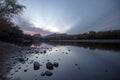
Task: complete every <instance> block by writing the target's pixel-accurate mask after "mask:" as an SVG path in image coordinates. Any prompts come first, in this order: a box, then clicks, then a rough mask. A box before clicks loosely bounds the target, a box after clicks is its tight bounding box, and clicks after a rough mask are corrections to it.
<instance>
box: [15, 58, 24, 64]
mask: <svg viewBox="0 0 120 80" xmlns="http://www.w3.org/2000/svg"><path fill="white" fill-rule="evenodd" d="M17 60H18V61H19V62H21V63H25V59H24V58H22V57H21V58H18V59H17Z"/></svg>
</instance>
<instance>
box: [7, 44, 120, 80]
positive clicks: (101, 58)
mask: <svg viewBox="0 0 120 80" xmlns="http://www.w3.org/2000/svg"><path fill="white" fill-rule="evenodd" d="M31 47H32V48H31V50H27V51H26V52H25V53H26V55H25V57H27V58H28V60H26V61H25V63H21V62H20V63H17V64H16V65H15V66H13V69H11V71H10V72H9V74H8V77H11V80H120V62H119V61H120V46H119V45H118V44H110V45H109V44H89V43H87V44H84V43H80V44H79V43H66V42H65V43H63V42H61V43H58V42H54V43H53V42H52V43H34V44H32V45H31ZM44 51H46V52H44ZM35 61H37V62H39V63H40V69H38V70H34V68H33V63H34V62H35ZM48 62H51V63H55V62H56V63H58V67H54V68H53V70H49V69H47V68H46V64H47V63H48ZM46 71H50V72H51V75H49V76H46V75H44V76H41V74H42V73H45V72H46Z"/></svg>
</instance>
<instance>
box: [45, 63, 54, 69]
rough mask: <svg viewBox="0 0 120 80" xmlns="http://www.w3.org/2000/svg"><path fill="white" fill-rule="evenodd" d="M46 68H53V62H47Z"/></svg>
mask: <svg viewBox="0 0 120 80" xmlns="http://www.w3.org/2000/svg"><path fill="white" fill-rule="evenodd" d="M46 68H47V69H49V70H53V64H52V63H51V62H47V64H46Z"/></svg>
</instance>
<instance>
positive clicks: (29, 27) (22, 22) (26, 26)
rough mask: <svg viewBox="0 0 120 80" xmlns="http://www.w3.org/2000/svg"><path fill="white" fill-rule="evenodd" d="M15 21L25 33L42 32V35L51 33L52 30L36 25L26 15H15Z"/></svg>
mask: <svg viewBox="0 0 120 80" xmlns="http://www.w3.org/2000/svg"><path fill="white" fill-rule="evenodd" d="M13 22H14V23H15V24H16V25H18V26H19V27H20V28H21V29H22V30H23V32H24V33H27V34H31V35H33V34H41V35H42V36H44V35H48V34H51V33H52V32H50V31H45V30H43V29H41V28H37V27H35V25H33V24H32V23H31V22H30V20H29V19H28V18H25V17H24V16H20V15H19V16H15V17H14V18H13Z"/></svg>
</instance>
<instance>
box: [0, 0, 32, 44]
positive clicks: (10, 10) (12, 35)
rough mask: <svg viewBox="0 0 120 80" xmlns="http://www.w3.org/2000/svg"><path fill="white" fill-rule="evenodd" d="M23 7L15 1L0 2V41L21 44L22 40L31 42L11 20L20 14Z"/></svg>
mask: <svg viewBox="0 0 120 80" xmlns="http://www.w3.org/2000/svg"><path fill="white" fill-rule="evenodd" d="M24 8H25V6H23V5H20V4H18V2H17V0H0V40H2V41H6V42H11V43H15V44H21V43H23V42H24V40H25V39H26V40H27V39H29V40H32V37H31V36H30V35H28V34H24V33H23V31H22V30H21V29H20V28H19V26H18V25H15V24H14V23H13V22H12V21H11V19H12V18H13V17H14V15H18V14H20V13H21V12H22V11H23V9H24Z"/></svg>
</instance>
